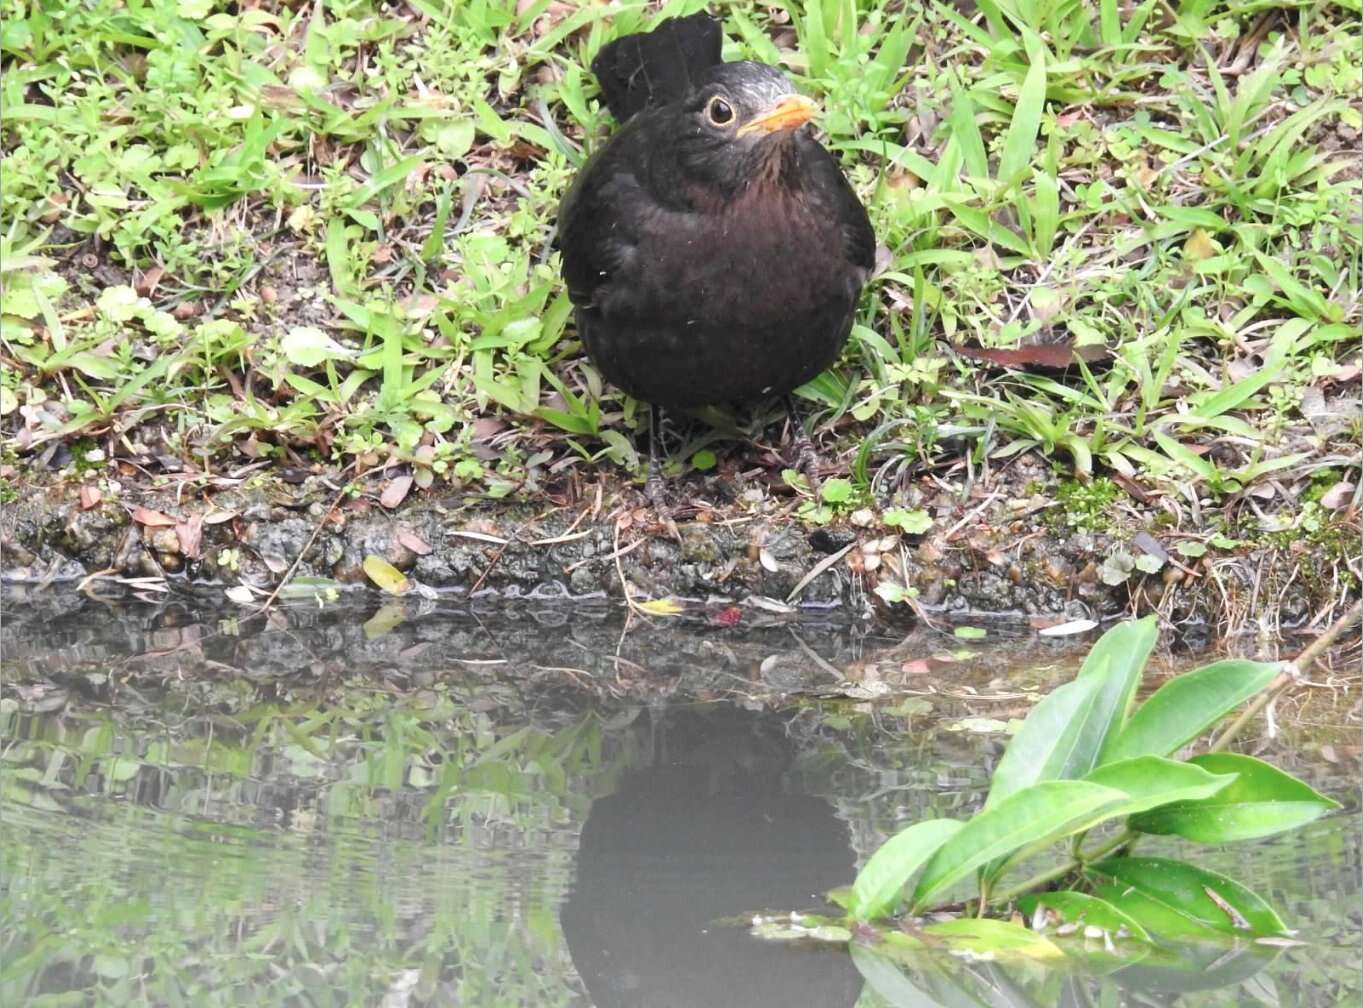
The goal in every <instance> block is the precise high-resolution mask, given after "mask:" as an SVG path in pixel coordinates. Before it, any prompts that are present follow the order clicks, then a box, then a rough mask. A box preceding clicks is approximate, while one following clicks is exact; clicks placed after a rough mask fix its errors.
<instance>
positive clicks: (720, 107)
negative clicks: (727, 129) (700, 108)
mask: <svg viewBox="0 0 1363 1008" xmlns="http://www.w3.org/2000/svg"><path fill="white" fill-rule="evenodd" d="M705 114H706V115H707V116H709V117H710V121H711V122H712V123H714V124H715V125H716V126H727V125H728V124H729V123H731V122H733V121H734V110H733V108H732V107H731V106H730V105H729V103H728V102H726V101H725V100H724V99H723V98H718V97H716V98H711V99H710V104H709V105H707V106H705Z"/></svg>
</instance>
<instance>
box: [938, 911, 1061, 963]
mask: <svg viewBox="0 0 1363 1008" xmlns="http://www.w3.org/2000/svg"><path fill="white" fill-rule="evenodd" d="M922 931H923V934H925V935H930V936H932V937H933V938H942V939H945V940H946V946H947V948H948V949H951V950H952V951H962V952H974V953H976V954H977V955H992V956H999V955H1003V956H1023V957H1025V958H1028V959H1060V958H1063V957H1064V953H1063V952H1061V951H1060V949H1059V948H1057V947H1056V946H1055V944H1054V943H1053V942H1052V941H1051V940H1050V939H1048V938H1045V937H1043V936H1042V935H1039V934H1037V933H1036V932H1035V931H1031V930H1029V929H1028V928H1025V927H1023V926H1022V925H1021V924H1012V923H1010V922H1008V921H1002V920H992V919H990V918H988V917H958V918H956V919H955V920H949V921H942V922H941V923H938V924H928V925H927V926H925V927H924V928H923V929H922Z"/></svg>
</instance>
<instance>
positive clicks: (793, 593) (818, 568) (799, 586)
mask: <svg viewBox="0 0 1363 1008" xmlns="http://www.w3.org/2000/svg"><path fill="white" fill-rule="evenodd" d="M855 545H856V543H855V542H850V543H848V544H847V545H846V546H844V547H843V548H842V549H840V550H838V551H837V552H836V553H834V554H833V555H832V556H826V557H824V558H823V559H822V560H820V561H819V562H818V563H816V564H815V565H814V566H813V567H812V568H810V571H809V573H808V574H806V575H805V576H804V577H802V578H800V580H799V581H797V582H796V583H795V587H794V588H792V589H791V590H790V594H789V595H787V596H786V601H787V602H793V601H795V599H796V598H798V597H799V594H800V592H802V591H804V590H805V588H806V587H807V586H808V584H809V582H811V581H813V580H814V579H815V578H816V577H818V576H819V575H820V574H822V573H823V572H824V571H826V570H828V568H830V567H832V566H833V565H834V564H835V563H837V562H838V561H839V560H841V559H842V558H843V557H845V556H846V555H847V554H848V553H850V552H851V551H852V547H853V546H855Z"/></svg>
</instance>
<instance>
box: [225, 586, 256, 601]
mask: <svg viewBox="0 0 1363 1008" xmlns="http://www.w3.org/2000/svg"><path fill="white" fill-rule="evenodd" d="M227 597H228V598H229V599H231V600H232V601H233V602H235V603H236V604H237V605H250V604H251V603H252V602H253V601H255V597H256V596H255V593H254V592H253V591H251V589H250V587H249V586H248V585H244V584H239V585H234V586H233V587H231V588H228V589H227Z"/></svg>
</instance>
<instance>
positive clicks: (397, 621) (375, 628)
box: [364, 578, 407, 640]
mask: <svg viewBox="0 0 1363 1008" xmlns="http://www.w3.org/2000/svg"><path fill="white" fill-rule="evenodd" d="M403 580H404V581H405V580H406V578H403ZM406 620H407V610H406V609H404V608H403V603H401V602H389V603H387V604H386V605H382V606H379V611H378V612H376V613H375V614H374V615H373V616H371V617H369V621H368V622H367V623H365V625H364V639H365V640H374V639H375V638H376V637H382V636H383V635H384V634H386V633H388V632H389V631H391V630H392V629H393V628H394V627H398V626H401V625H402V624H403V623H404V622H406Z"/></svg>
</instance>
